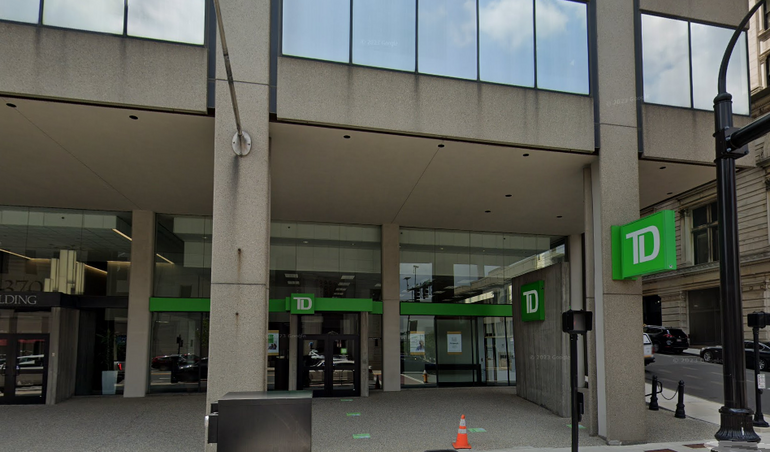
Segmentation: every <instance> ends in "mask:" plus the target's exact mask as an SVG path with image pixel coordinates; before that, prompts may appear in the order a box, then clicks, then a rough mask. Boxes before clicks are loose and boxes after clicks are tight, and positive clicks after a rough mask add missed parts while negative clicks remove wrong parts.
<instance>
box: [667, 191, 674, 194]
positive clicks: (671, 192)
mask: <svg viewBox="0 0 770 452" xmlns="http://www.w3.org/2000/svg"><path fill="white" fill-rule="evenodd" d="M666 194H667V195H673V194H674V192H673V191H670V192H668V193H666Z"/></svg>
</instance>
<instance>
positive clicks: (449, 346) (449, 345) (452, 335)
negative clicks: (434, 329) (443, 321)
mask: <svg viewBox="0 0 770 452" xmlns="http://www.w3.org/2000/svg"><path fill="white" fill-rule="evenodd" d="M446 352H447V353H448V354H450V355H462V353H463V333H462V332H461V331H447V333H446Z"/></svg>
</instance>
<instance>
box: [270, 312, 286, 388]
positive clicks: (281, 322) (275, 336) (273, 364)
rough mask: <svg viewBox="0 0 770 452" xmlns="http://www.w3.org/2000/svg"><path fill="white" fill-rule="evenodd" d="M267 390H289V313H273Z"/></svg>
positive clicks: (271, 315) (271, 314) (271, 316)
mask: <svg viewBox="0 0 770 452" xmlns="http://www.w3.org/2000/svg"><path fill="white" fill-rule="evenodd" d="M267 330H268V331H267V390H268V391H274V390H275V391H288V390H289V340H290V338H291V336H290V333H289V313H288V312H271V313H270V315H269V319H268V326H267Z"/></svg>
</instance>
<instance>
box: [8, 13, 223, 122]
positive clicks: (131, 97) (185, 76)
mask: <svg viewBox="0 0 770 452" xmlns="http://www.w3.org/2000/svg"><path fill="white" fill-rule="evenodd" d="M0 36H2V37H3V39H0V61H3V62H4V64H0V93H9V94H12V95H16V96H32V97H45V98H54V99H72V100H76V101H78V102H96V103H107V104H117V105H134V106H143V107H150V108H159V109H166V110H177V111H191V112H205V111H206V81H207V79H206V76H207V58H208V57H207V55H208V51H207V49H206V48H205V47H198V46H189V45H179V44H171V43H165V42H158V41H150V40H142V39H129V38H122V37H119V36H111V35H106V34H100V33H88V32H81V31H75V30H61V29H54V28H48V27H37V26H33V25H21V24H13V23H8V22H2V23H0ZM11 62H12V63H11Z"/></svg>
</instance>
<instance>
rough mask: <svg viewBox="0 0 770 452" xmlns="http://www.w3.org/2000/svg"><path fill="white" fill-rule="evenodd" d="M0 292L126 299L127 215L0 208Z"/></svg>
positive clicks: (129, 241) (127, 265)
mask: <svg viewBox="0 0 770 452" xmlns="http://www.w3.org/2000/svg"><path fill="white" fill-rule="evenodd" d="M0 241H1V242H2V245H0V290H10V291H22V292H41V291H45V292H62V293H67V294H74V295H101V296H104V295H107V296H114V295H127V294H128V273H129V269H130V265H131V262H130V261H131V214H130V213H116V212H97V211H82V210H64V209H32V208H30V209H27V208H21V207H0Z"/></svg>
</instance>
